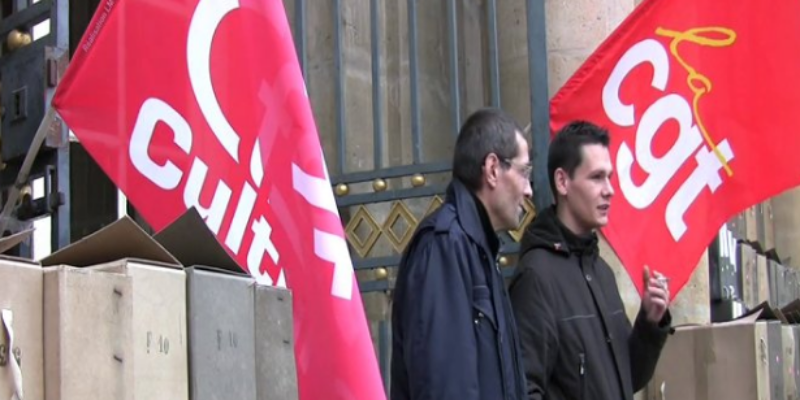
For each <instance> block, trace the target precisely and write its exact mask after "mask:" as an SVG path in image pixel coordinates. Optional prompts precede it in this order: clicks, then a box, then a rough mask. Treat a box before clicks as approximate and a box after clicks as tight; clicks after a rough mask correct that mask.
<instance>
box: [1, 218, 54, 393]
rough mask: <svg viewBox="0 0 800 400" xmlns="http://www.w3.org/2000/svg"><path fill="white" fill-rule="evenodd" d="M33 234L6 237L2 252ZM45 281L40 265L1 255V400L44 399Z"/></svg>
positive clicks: (24, 233) (26, 232)
mask: <svg viewBox="0 0 800 400" xmlns="http://www.w3.org/2000/svg"><path fill="white" fill-rule="evenodd" d="M31 233H32V231H30V230H28V231H24V232H20V233H17V234H15V235H12V236H9V237H6V238H3V239H2V240H0V253H4V252H6V251H8V250H9V249H11V248H13V247H14V246H16V245H17V244H19V243H21V242H22V241H24V240H26V239H28V238H29V237H30V236H31ZM42 279H43V275H42V268H41V266H40V265H38V264H35V263H33V262H31V261H30V260H23V259H19V258H14V257H9V256H0V399H11V398H12V396H13V395H14V394H15V393H18V394H19V395H20V397H22V395H24V398H25V399H26V400H43V399H44V339H43V332H44V329H43V327H42V296H43V293H42V290H43V283H42ZM9 339H11V340H9ZM15 375H16V377H17V379H15V378H13V377H14V376H15ZM19 392H21V393H19Z"/></svg>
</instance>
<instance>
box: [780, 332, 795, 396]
mask: <svg viewBox="0 0 800 400" xmlns="http://www.w3.org/2000/svg"><path fill="white" fill-rule="evenodd" d="M781 330H782V334H783V335H782V337H783V390H784V396H783V397H782V398H783V399H797V381H796V377H795V374H796V368H797V354H796V353H795V352H796V349H797V344H796V343H795V341H796V340H795V337H794V333H795V328H794V327H793V326H791V325H783V326H781Z"/></svg>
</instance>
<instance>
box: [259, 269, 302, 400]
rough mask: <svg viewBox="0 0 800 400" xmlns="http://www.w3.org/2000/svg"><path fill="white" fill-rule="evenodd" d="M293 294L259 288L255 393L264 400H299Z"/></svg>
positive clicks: (286, 291) (281, 290) (280, 290)
mask: <svg viewBox="0 0 800 400" xmlns="http://www.w3.org/2000/svg"><path fill="white" fill-rule="evenodd" d="M292 321H293V318H292V293H291V292H290V291H288V290H286V289H281V288H275V287H268V286H260V285H259V286H256V336H255V338H256V376H257V377H258V379H257V382H256V389H257V392H258V398H259V399H261V400H270V399H281V400H297V398H298V393H297V369H296V363H295V358H294V327H293V322H292Z"/></svg>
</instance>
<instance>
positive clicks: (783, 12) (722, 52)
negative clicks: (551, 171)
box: [551, 0, 800, 294]
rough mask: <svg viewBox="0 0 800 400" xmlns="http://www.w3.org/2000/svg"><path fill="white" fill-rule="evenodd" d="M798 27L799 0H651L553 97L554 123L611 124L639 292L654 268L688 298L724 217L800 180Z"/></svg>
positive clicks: (625, 250)
mask: <svg viewBox="0 0 800 400" xmlns="http://www.w3.org/2000/svg"><path fill="white" fill-rule="evenodd" d="M798 26H800V1H798V0H774V1H763V0H742V1H736V2H728V3H725V5H724V6H720V3H719V2H718V1H713V0H647V1H645V2H644V3H642V4H641V5H640V6H639V7H638V8H637V9H636V10H635V11H634V12H633V13H632V14H631V15H630V16H629V18H628V19H627V20H625V21H624V22H623V23H622V25H621V26H620V27H619V28H618V29H617V30H616V31H615V32H614V33H613V34H612V35H611V36H610V37H609V38H608V39H607V40H606V41H605V42H604V43H603V44H602V45H601V46H600V47H599V48H598V49H597V50H596V52H595V53H594V54H593V55H592V56H591V57H589V59H588V60H587V61H586V62H585V63H584V64H583V66H582V67H581V68H580V69H579V70H578V71H577V72H576V73H575V75H574V76H573V77H572V78H571V79H570V80H569V81H568V82H567V83H566V85H565V86H564V87H563V88H562V89H561V90H560V91H559V92H558V93H557V94H556V96H555V97H554V98H553V100H552V103H551V129H552V130H553V131H554V132H555V131H556V130H557V129H559V128H560V127H562V126H563V125H565V124H566V123H568V122H569V121H571V120H575V119H583V120H588V121H591V122H594V123H596V124H599V125H601V126H605V127H606V128H608V129H609V131H610V132H611V146H610V151H611V158H612V161H613V163H614V166H615V174H614V177H613V179H612V184H613V187H614V189H615V198H614V200H613V201H612V209H611V215H610V220H609V224H608V225H607V226H606V227H605V228H604V230H603V233H604V235H605V236H606V238H607V239H608V241H609V243H610V244H611V246H612V247H613V248H614V250H615V251H616V253H617V255H618V256H619V257H620V259H621V261H622V263H623V265H625V268H626V269H627V270H628V273H629V274H630V275H631V277H633V278H634V279H633V282H634V283H635V284H636V285H637V288H638V289H639V291H640V292H641V290H642V282H641V279H639V277H641V276H642V270H643V269H644V266H650V268H652V269H656V270H659V271H661V272H663V273H665V275H667V276H668V277H670V278H671V279H672V281H671V282H672V283H671V285H670V286H671V289H672V290H673V294H677V293H678V291H680V289H681V288H682V287H683V286H684V285H685V284H686V282H687V281H688V280H689V278H690V276H691V274H692V272H693V270H694V268H695V266H696V265H697V262H698V260H699V258H700V256H701V254H702V252H703V251H704V250H705V249H706V248H707V246H708V245H709V243H710V242H711V240H712V239H713V237H714V235H715V234H716V233H717V232H718V231H719V228H720V226H721V225H722V224H724V223H725V221H727V220H729V219H730V218H731V217H732V216H733V215H735V214H737V213H739V212H741V211H742V210H744V209H745V208H747V207H749V206H751V205H753V204H756V203H758V202H760V201H763V200H765V199H767V198H769V197H771V196H774V195H776V194H778V193H780V192H782V191H784V190H786V189H789V188H791V187H794V186H797V185H798V184H800V163H798V162H797V160H795V158H794V157H795V155H794V152H795V150H796V149H798V148H800V133H799V132H800V130H799V128H800V119H798V118H797V114H798V111H800V91H799V90H798V88H800V74H798V73H797V72H798V71H800V57H798V56H796V51H795V50H794V49H797V48H800V29H798V28H797V27H798Z"/></svg>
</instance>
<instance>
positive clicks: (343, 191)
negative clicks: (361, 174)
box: [336, 183, 350, 196]
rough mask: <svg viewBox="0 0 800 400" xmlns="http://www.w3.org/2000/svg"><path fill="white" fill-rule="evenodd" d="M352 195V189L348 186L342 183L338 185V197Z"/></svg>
mask: <svg viewBox="0 0 800 400" xmlns="http://www.w3.org/2000/svg"><path fill="white" fill-rule="evenodd" d="M348 193H350V187H349V186H347V184H346V183H340V184H338V185H336V195H337V196H347V194H348Z"/></svg>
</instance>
